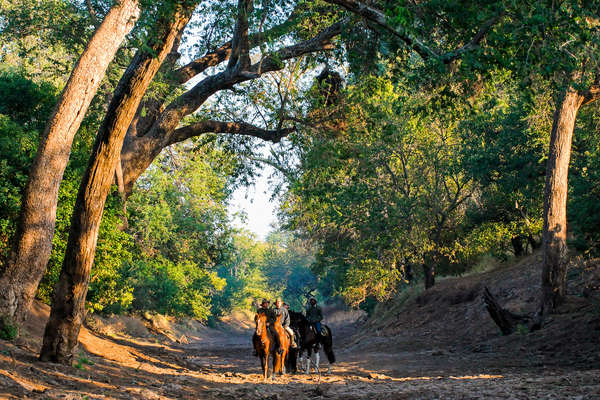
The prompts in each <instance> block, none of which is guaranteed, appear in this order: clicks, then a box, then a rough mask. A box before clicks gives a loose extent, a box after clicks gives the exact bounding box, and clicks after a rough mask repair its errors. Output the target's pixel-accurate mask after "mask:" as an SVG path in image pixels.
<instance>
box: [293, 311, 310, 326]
mask: <svg viewBox="0 0 600 400" xmlns="http://www.w3.org/2000/svg"><path fill="white" fill-rule="evenodd" d="M289 313H290V320H291V322H297V323H301V324H308V320H307V319H306V317H305V316H304V314H302V313H301V312H296V311H293V310H290V311H289Z"/></svg>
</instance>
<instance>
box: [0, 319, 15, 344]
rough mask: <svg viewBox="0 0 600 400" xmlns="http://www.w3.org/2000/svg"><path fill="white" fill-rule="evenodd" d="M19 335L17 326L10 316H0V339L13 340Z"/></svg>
mask: <svg viewBox="0 0 600 400" xmlns="http://www.w3.org/2000/svg"><path fill="white" fill-rule="evenodd" d="M18 336H19V326H18V325H17V324H16V323H15V322H14V321H13V320H12V318H10V317H7V316H5V315H3V316H0V339H2V340H14V339H15V338H17V337H18Z"/></svg>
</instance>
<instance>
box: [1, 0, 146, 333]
mask: <svg viewBox="0 0 600 400" xmlns="http://www.w3.org/2000/svg"><path fill="white" fill-rule="evenodd" d="M138 15H139V8H138V0H122V1H120V2H119V3H118V4H117V5H115V6H114V7H112V8H111V10H110V11H109V13H108V14H107V15H106V17H105V18H104V21H103V22H102V24H101V25H100V26H99V27H98V29H97V30H96V32H95V33H94V35H93V36H92V39H91V40H90V42H89V43H88V45H87V48H86V49H85V51H84V52H83V54H82V55H81V57H80V58H79V61H78V62H77V64H76V65H75V68H74V69H73V72H72V73H71V76H70V78H69V81H68V82H67V85H66V87H65V89H64V91H63V92H62V95H61V97H60V100H59V102H58V104H57V105H56V108H55V109H54V112H53V114H52V116H51V117H50V120H49V121H48V123H47V125H46V129H45V131H44V134H43V136H42V138H41V141H40V144H39V146H38V150H37V155H36V157H35V160H34V161H33V165H32V166H31V171H30V173H29V180H28V182H27V186H26V188H25V192H24V194H23V198H22V203H21V211H20V217H19V222H18V225H17V230H16V233H15V236H14V237H13V249H12V252H11V256H10V259H9V261H8V265H7V267H6V269H5V270H4V272H3V274H2V276H1V277H0V315H4V316H8V317H10V318H11V319H13V318H14V320H15V322H16V323H22V322H23V321H24V320H25V318H26V316H27V312H28V310H29V307H30V306H31V302H32V301H33V297H34V295H35V292H36V290H37V287H38V284H39V282H40V280H41V278H42V276H43V274H44V271H45V270H46V265H47V263H48V259H49V257H50V251H51V249H52V237H53V235H54V226H55V220H56V206H57V201H58V188H59V185H60V182H61V180H62V177H63V173H64V170H65V167H66V165H67V161H68V160H69V155H70V153H71V144H72V141H73V136H74V135H75V133H76V132H77V130H78V129H79V126H80V124H81V121H82V119H83V117H84V115H85V113H86V111H87V109H88V107H89V105H90V102H91V101H92V98H93V97H94V95H95V93H96V91H97V89H98V85H99V84H100V82H101V80H102V78H103V77H104V74H105V72H106V69H107V67H108V64H109V63H110V62H111V60H112V59H113V57H114V55H115V53H116V51H117V49H118V48H119V46H120V44H121V42H122V41H123V39H124V38H125V35H127V34H128V33H129V32H130V31H131V29H132V28H133V26H134V24H135V21H136V19H137V17H138Z"/></svg>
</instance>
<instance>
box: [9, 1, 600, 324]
mask: <svg viewBox="0 0 600 400" xmlns="http://www.w3.org/2000/svg"><path fill="white" fill-rule="evenodd" d="M198 3H199V4H198V5H196V6H195V11H194V14H193V16H192V17H191V22H190V23H189V24H187V27H186V29H185V31H184V32H183V35H182V37H181V38H180V45H179V47H178V48H177V49H176V50H178V57H177V58H176V59H175V61H171V65H170V67H173V65H174V66H175V67H173V68H171V70H169V68H167V67H169V66H167V67H165V68H163V69H161V70H160V71H159V73H158V74H157V76H156V77H155V79H154V80H153V81H152V83H151V84H150V88H149V89H148V91H147V92H146V94H145V97H144V103H143V106H142V107H140V110H139V116H140V118H144V117H146V115H147V114H148V115H150V114H152V113H153V112H155V111H156V110H155V108H153V104H156V103H158V104H171V102H175V101H176V100H177V99H178V98H180V96H183V95H185V94H186V91H187V90H190V88H192V87H193V85H194V84H195V82H197V81H198V80H201V79H204V78H205V77H209V76H210V73H219V72H220V71H222V70H223V66H222V65H220V64H215V65H212V66H211V67H210V68H209V69H207V70H206V71H202V72H201V73H200V74H198V76H196V77H195V78H194V79H195V80H192V81H190V82H188V83H185V81H184V84H182V83H181V82H180V81H178V80H177V79H174V78H173V76H172V74H171V72H172V70H175V71H179V69H176V68H182V67H184V66H186V65H188V63H190V62H191V61H192V60H194V59H197V58H198V57H201V56H202V55H203V54H216V53H217V50H218V49H219V45H221V44H222V43H225V42H226V41H227V40H228V39H229V38H230V37H231V36H232V35H234V33H235V32H234V30H235V26H236V23H235V21H236V18H238V11H239V10H238V6H239V5H238V2H233V1H204V2H198ZM254 3H255V5H254V10H253V13H252V14H251V17H250V20H249V26H250V29H249V32H250V34H251V35H252V34H254V35H258V37H260V36H261V35H262V36H263V40H262V41H261V40H257V44H256V46H255V47H254V48H253V50H252V52H250V56H251V58H252V59H253V60H254V61H256V60H263V59H265V54H280V55H282V59H280V60H278V62H279V63H280V64H281V65H279V66H278V69H277V70H275V71H272V72H266V73H264V74H260V75H261V76H257V77H252V79H248V80H247V81H245V82H240V83H235V84H231V85H228V86H226V87H224V88H223V90H220V91H216V92H215V93H213V94H212V96H210V97H209V98H208V100H207V101H206V102H205V103H203V104H201V107H198V108H197V109H194V112H193V113H189V115H187V116H185V118H184V119H183V120H182V122H181V123H180V126H181V127H185V126H195V125H194V124H196V125H197V124H202V123H203V122H206V121H233V122H235V123H237V124H248V125H247V126H246V125H244V126H243V129H241V130H238V131H236V132H219V131H218V129H216V130H212V131H210V130H209V131H206V130H205V131H201V132H194V133H193V134H190V135H188V136H185V135H186V132H184V131H183V130H182V131H181V132H180V133H181V135H183V136H182V138H181V140H175V141H174V142H173V143H169V146H165V147H164V149H163V148H161V150H162V151H161V152H160V155H158V156H157V157H156V158H155V159H154V160H153V162H152V164H151V165H150V166H149V167H148V168H147V169H146V170H145V172H143V174H141V176H139V178H137V179H135V180H134V182H133V183H132V182H130V183H131V184H132V188H131V190H130V191H129V193H127V196H126V201H124V198H123V196H122V195H121V194H120V193H119V190H117V188H116V185H115V187H114V188H113V189H114V190H112V191H111V194H110V195H109V197H108V200H107V202H106V206H105V208H104V214H103V217H102V224H101V226H100V234H99V239H98V245H97V249H96V255H95V259H94V264H93V268H92V273H91V279H90V287H89V292H88V294H87V302H86V309H87V310H88V312H100V313H129V312H143V311H154V312H159V313H164V314H168V315H173V316H190V317H194V318H198V319H201V320H206V319H209V318H213V317H219V316H221V315H224V314H225V313H228V312H230V311H231V310H232V309H234V308H243V309H250V308H252V307H254V306H255V302H256V301H257V300H259V299H261V298H262V297H268V298H273V297H275V296H283V297H284V298H285V299H286V300H287V301H289V302H290V303H291V305H292V307H293V308H296V309H297V308H300V307H302V305H303V303H304V300H305V298H306V296H308V295H311V294H313V295H318V296H319V297H320V298H321V299H324V300H325V299H327V300H331V301H333V300H337V301H344V302H346V303H347V304H349V305H352V306H360V307H363V308H364V309H366V310H368V311H370V310H372V309H373V307H374V305H375V304H377V303H378V302H383V301H385V300H387V299H389V298H390V296H393V295H394V294H396V293H398V292H399V291H402V290H403V289H404V288H405V287H407V286H408V285H411V284H413V285H414V284H418V285H421V284H422V282H423V281H425V284H426V286H427V287H430V286H431V285H433V284H434V283H435V281H434V276H439V275H460V274H465V273H469V272H470V271H473V270H477V269H482V268H489V267H490V266H494V265H497V264H498V263H501V262H504V261H507V260H509V259H511V258H514V257H520V256H522V255H524V254H527V253H531V252H533V251H535V250H536V249H537V248H538V247H540V246H541V244H542V226H543V207H544V182H545V177H546V161H547V158H548V147H549V140H550V133H551V131H552V126H553V121H554V118H555V110H556V109H557V105H559V104H560V102H561V101H562V100H561V99H562V96H563V93H564V92H565V90H568V87H569V85H571V84H572V82H571V81H575V80H576V82H575V83H574V84H575V86H576V87H577V88H578V89H580V90H583V89H585V88H586V87H589V86H590V85H593V84H594V83H596V84H597V82H598V76H599V75H598V74H597V70H598V65H597V64H598V61H599V60H600V57H598V44H599V37H600V35H599V26H600V21H599V18H598V15H599V14H598V7H599V5H598V3H597V2H593V1H592V2H572V1H570V2H560V1H558V2H550V1H526V2H518V3H517V2H510V1H508V2H498V1H484V2H469V1H435V0H432V1H425V2H412V1H397V2H389V1H380V2H374V6H378V7H379V9H381V10H384V11H383V13H384V14H383V15H385V16H386V18H387V19H386V21H385V22H384V23H383V24H379V25H377V24H376V23H375V22H373V19H372V18H371V19H370V18H369V17H368V16H365V15H360V13H359V14H357V13H356V12H351V11H352V5H353V4H355V3H360V2H353V1H347V2H344V1H340V2H336V1H328V2H325V1H266V0H265V1H257V2H254ZM332 3H338V4H337V5H336V4H332ZM344 3H345V4H344ZM0 5H1V7H0V8H1V9H2V11H1V13H0V43H1V47H0V272H1V271H2V269H3V268H4V267H3V266H4V265H6V264H7V262H8V259H9V257H10V250H11V246H12V244H11V240H12V238H13V236H14V233H15V230H16V227H17V223H18V218H19V210H20V207H21V195H22V192H23V190H24V187H25V185H26V182H27V178H28V174H29V170H30V166H31V164H32V160H33V158H34V156H35V154H36V150H37V145H38V141H39V137H40V135H41V134H42V132H43V130H44V127H45V125H46V122H47V121H48V119H49V117H50V115H51V113H52V110H53V108H54V106H55V104H56V102H57V100H58V98H59V95H60V93H61V91H62V89H63V88H64V86H65V84H66V83H67V79H68V77H69V74H70V72H71V70H72V69H73V66H74V63H75V62H76V61H77V59H78V57H79V55H80V54H81V53H82V51H83V49H84V48H85V46H86V44H87V42H88V41H89V38H90V37H91V35H92V34H93V32H94V29H95V27H96V26H97V25H98V21H99V20H102V18H103V16H104V15H106V13H107V12H108V10H109V8H110V7H111V6H112V3H111V2H109V1H101V0H98V1H94V0H91V1H86V2H79V1H66V0H19V1H8V0H0ZM338 5H342V6H344V7H345V8H343V7H339V6H338ZM144 7H145V8H144ZM159 9H160V7H158V6H155V7H154V8H153V6H151V5H143V7H142V16H141V17H140V19H139V21H138V23H137V24H136V26H135V27H134V29H133V31H132V32H131V33H130V34H129V35H128V36H127V38H126V40H125V42H124V43H123V44H122V46H121V47H120V49H119V51H118V52H117V55H116V57H115V59H114V60H113V62H112V63H111V64H110V65H109V68H108V71H107V73H106V76H105V77H104V79H103V80H102V83H101V84H100V88H99V90H98V92H97V94H96V96H95V97H94V99H93V101H92V104H91V106H90V108H89V110H88V112H87V113H86V116H85V118H84V120H83V123H82V125H81V127H80V129H79V131H78V133H77V135H76V136H75V141H74V143H73V147H72V151H71V156H70V159H69V163H68V166H67V169H66V171H65V174H64V179H63V180H62V183H61V186H60V191H59V202H58V209H57V218H56V229H55V234H54V237H53V241H52V253H51V255H50V260H49V263H48V266H47V269H46V272H45V274H44V277H43V279H42V282H41V284H40V286H39V289H38V291H37V297H38V298H39V299H40V300H42V301H44V302H46V303H51V301H52V292H53V290H54V287H55V284H56V282H57V280H58V277H59V273H60V269H61V266H62V262H63V258H64V257H65V249H66V247H67V238H68V235H69V229H70V225H71V215H72V213H73V208H74V204H75V200H76V197H77V191H78V187H79V184H80V182H81V180H82V177H83V176H84V172H85V169H86V166H87V163H88V159H89V157H90V153H91V152H92V147H93V143H94V139H95V137H96V133H97V132H98V130H99V128H100V126H101V124H102V120H103V118H104V116H105V114H106V112H107V108H108V104H109V103H110V101H111V99H112V96H113V93H114V92H115V89H116V87H117V84H118V81H119V79H120V78H121V75H122V74H123V72H124V71H125V69H126V68H127V66H128V65H129V64H130V63H131V62H132V60H133V59H134V54H135V52H136V50H138V49H144V48H145V47H144V46H147V42H146V40H147V37H148V35H149V32H151V31H152V26H153V25H152V24H154V23H156V20H157V19H158V18H159V16H160V12H158V11H157V10H159ZM380 22H381V21H380ZM332 24H341V25H342V26H343V29H340V34H339V35H337V34H336V35H335V37H334V38H333V39H332V43H333V44H334V45H332V46H324V47H322V48H316V49H315V50H314V51H310V52H307V53H308V54H301V56H300V55H299V56H298V57H288V58H285V56H286V54H287V53H282V52H280V53H276V50H277V49H279V48H285V46H291V44H292V43H301V42H302V41H308V40H310V38H311V37H313V36H315V35H318V34H319V33H320V32H322V31H323V30H324V29H327V27H328V26H330V25H332ZM265 32H268V33H269V34H268V35H267V34H266V33H265ZM259 34H260V35H259ZM403 35H404V36H403ZM255 37H257V36H255ZM418 37H420V38H423V37H427V40H428V43H426V44H423V43H422V42H420V41H419V40H418V39H415V38H418ZM407 38H408V39H409V40H407ZM475 39H476V40H475ZM411 43H412V45H411ZM415 43H416V44H415ZM432 49H435V50H432ZM456 49H458V50H456ZM428 51H432V54H436V55H437V56H435V57H434V56H431V54H430V55H428V53H427V52H428ZM272 58H273V57H272ZM167 61H168V60H167ZM577 71H583V72H580V73H579V75H577V79H575V80H573V79H571V78H573V77H574V76H575V75H574V74H575V72H577ZM250 124H251V125H250ZM180 129H183V128H180ZM599 129H600V115H599V112H598V108H597V106H596V105H593V106H590V107H582V108H581V110H580V111H579V115H578V117H577V121H576V124H575V130H574V136H573V147H572V155H571V163H570V169H569V177H570V180H569V192H568V203H567V215H568V222H569V231H568V232H569V236H568V240H569V244H570V248H571V249H572V250H573V252H574V254H579V255H582V256H584V257H589V256H596V255H598V252H599V251H600V202H599V201H598V200H599V199H600V185H599V183H598V182H600V179H599V178H600V176H599V175H600V170H599V169H598V168H597V167H598V165H600V141H598V132H599ZM269 135H270V136H269ZM183 139H186V140H183ZM265 139H267V140H265ZM270 142H274V143H270ZM265 164H268V165H271V166H273V167H275V170H276V173H275V174H274V175H272V176H271V177H270V181H271V182H272V187H273V196H276V197H278V198H279V200H280V204H281V207H280V210H279V221H280V223H279V227H278V229H277V230H276V231H275V232H273V233H272V234H270V235H269V236H268V237H267V238H266V240H265V241H261V240H258V239H257V238H256V237H255V236H253V235H252V234H250V233H249V232H248V231H246V230H243V229H238V228H235V227H234V224H233V222H232V217H231V216H230V215H229V214H228V211H227V210H228V204H229V203H230V201H231V196H232V193H233V192H234V191H235V190H236V189H237V188H240V187H243V186H246V185H249V184H251V183H252V182H253V180H254V179H255V178H256V176H257V175H259V174H260V172H261V169H262V168H263V166H264V165H265ZM133 184H134V186H133Z"/></svg>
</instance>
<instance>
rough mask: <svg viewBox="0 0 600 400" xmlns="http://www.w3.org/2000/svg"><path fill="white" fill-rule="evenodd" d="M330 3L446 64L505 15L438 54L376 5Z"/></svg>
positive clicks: (352, 0) (336, 0) (345, 1)
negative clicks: (454, 48)
mask: <svg viewBox="0 0 600 400" xmlns="http://www.w3.org/2000/svg"><path fill="white" fill-rule="evenodd" d="M325 1H327V2H328V3H333V4H337V5H339V6H342V7H344V8H345V9H347V10H348V11H350V12H352V13H354V14H356V15H360V16H361V17H363V18H365V19H366V20H367V21H369V22H371V23H374V24H375V25H377V26H379V27H380V28H383V29H384V30H386V31H388V32H389V33H391V34H392V35H394V36H396V37H397V38H398V39H400V40H401V41H403V42H404V44H406V46H407V47H408V48H410V49H412V50H413V51H415V52H416V53H417V54H419V55H420V56H421V58H422V59H423V60H429V59H438V60H440V61H441V62H443V63H444V64H449V63H451V62H452V61H454V60H456V59H458V58H460V57H461V56H462V55H463V54H464V53H466V52H468V51H471V50H473V49H475V48H477V46H479V43H480V42H481V40H482V39H483V38H484V37H485V35H486V34H487V33H488V32H489V31H490V30H491V28H492V27H493V26H494V25H495V24H496V23H497V22H498V21H500V20H501V19H502V17H503V16H504V12H501V13H499V14H497V15H495V16H494V17H492V18H491V19H489V20H488V21H486V22H485V23H484V24H483V26H482V27H481V28H480V29H479V31H477V33H476V34H475V35H474V36H473V38H472V39H471V40H470V41H469V42H468V43H467V44H465V45H464V46H461V47H460V48H458V49H456V50H453V51H450V52H448V53H445V54H438V53H437V52H436V51H434V50H433V49H432V48H430V47H429V46H427V45H425V43H424V42H423V41H422V40H420V39H419V38H417V37H415V36H414V35H411V34H410V33H409V32H408V31H407V30H406V29H404V28H403V27H401V26H400V27H393V26H391V25H390V24H389V23H388V19H387V17H386V16H385V14H384V13H383V12H382V11H381V10H378V9H376V8H374V7H371V6H369V5H367V4H364V3H363V2H360V1H356V0H325Z"/></svg>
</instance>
